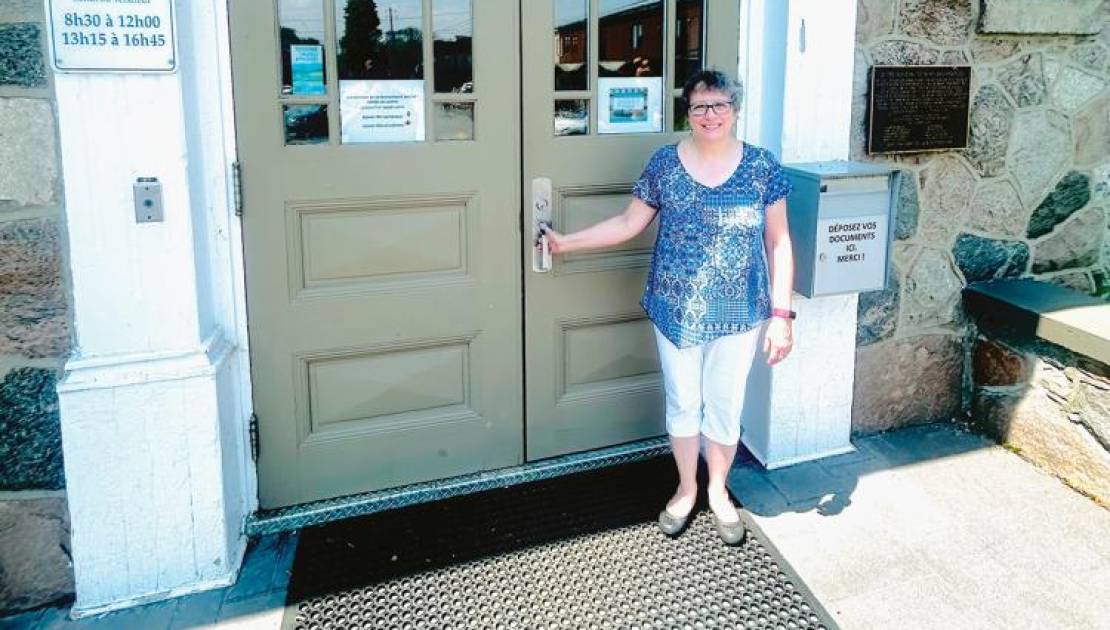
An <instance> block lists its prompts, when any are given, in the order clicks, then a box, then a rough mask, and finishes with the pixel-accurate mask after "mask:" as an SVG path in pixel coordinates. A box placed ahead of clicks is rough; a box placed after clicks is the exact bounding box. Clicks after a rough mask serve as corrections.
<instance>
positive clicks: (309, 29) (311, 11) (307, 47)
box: [278, 0, 327, 95]
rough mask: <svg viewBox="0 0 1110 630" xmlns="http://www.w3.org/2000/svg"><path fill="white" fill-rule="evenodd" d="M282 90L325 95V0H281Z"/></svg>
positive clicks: (293, 92) (294, 93)
mask: <svg viewBox="0 0 1110 630" xmlns="http://www.w3.org/2000/svg"><path fill="white" fill-rule="evenodd" d="M278 19H279V20H280V22H281V25H280V42H279V43H280V46H281V93H282V94H287V95H289V94H291V95H321V94H325V93H326V92H327V90H326V88H325V82H326V78H325V76H324V5H323V4H322V0H280V3H279V4H278Z"/></svg>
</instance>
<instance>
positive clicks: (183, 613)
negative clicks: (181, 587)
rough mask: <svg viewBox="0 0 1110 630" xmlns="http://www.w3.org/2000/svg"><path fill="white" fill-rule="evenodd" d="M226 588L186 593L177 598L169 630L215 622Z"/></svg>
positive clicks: (182, 629) (196, 626)
mask: <svg viewBox="0 0 1110 630" xmlns="http://www.w3.org/2000/svg"><path fill="white" fill-rule="evenodd" d="M227 591H228V589H226V588H220V589H215V590H211V591H205V592H203V593H196V594H193V595H186V596H185V597H182V598H180V599H179V600H178V603H177V608H176V609H175V610H174V614H173V617H171V618H170V622H169V625H168V628H169V629H170V630H186V629H188V628H198V627H205V628H207V627H208V626H209V625H212V624H215V623H216V620H217V619H218V618H219V615H220V606H221V605H222V604H223V598H224V595H225V594H226V593H227Z"/></svg>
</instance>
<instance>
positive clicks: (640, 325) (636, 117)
mask: <svg viewBox="0 0 1110 630" xmlns="http://www.w3.org/2000/svg"><path fill="white" fill-rule="evenodd" d="M522 9H523V12H522V20H521V24H522V28H523V36H522V41H523V45H522V49H521V50H522V59H523V62H522V63H523V68H524V72H523V73H522V77H523V86H522V89H523V108H522V112H523V129H524V152H523V157H524V166H523V168H524V186H523V191H522V192H523V193H524V198H523V206H524V218H523V219H524V224H525V225H526V226H528V230H529V231H530V230H531V225H532V222H533V212H532V207H533V200H532V191H531V186H532V182H533V180H536V179H549V180H550V182H551V191H552V194H551V199H550V207H551V210H552V213H553V219H554V226H555V228H556V229H558V230H560V231H564V232H566V231H573V230H576V229H579V228H582V227H585V226H587V225H590V224H592V223H594V222H596V221H599V220H601V219H604V218H606V217H608V216H611V215H613V214H616V213H619V212H621V211H623V210H624V207H625V206H626V204H627V203H628V200H629V192H630V190H631V186H632V183H633V182H634V181H635V180H636V178H637V177H638V176H639V174H640V172H641V170H642V169H643V166H644V164H645V163H646V161H647V159H648V158H649V157H650V156H651V154H652V152H653V151H655V149H657V148H658V147H660V146H662V145H663V144H666V143H673V142H676V141H677V140H678V139H679V138H680V137H681V135H682V134H681V129H682V128H683V127H684V125H685V117H684V112H682V111H680V108H676V105H675V102H676V96H677V95H678V94H680V93H681V92H680V90H678V89H677V88H680V87H681V85H682V83H683V82H684V80H685V77H687V76H689V74H690V73H691V72H692V71H693V70H695V69H697V68H700V67H702V66H703V65H709V66H715V67H717V68H719V69H721V70H724V71H726V72H729V73H732V72H735V70H736V67H737V54H738V49H739V42H738V32H739V2H738V1H737V0H720V1H718V0H713V1H712V2H703V1H702V0H524V1H523V2H522ZM676 127H677V128H678V129H679V131H676ZM654 238H655V224H654V223H653V224H652V227H651V228H650V229H649V230H648V231H647V232H645V233H644V234H643V235H641V236H640V237H638V238H637V239H635V240H633V241H631V242H629V243H626V244H625V245H623V246H620V247H617V248H613V249H611V250H607V251H600V252H592V253H582V254H573V255H569V256H567V257H565V258H559V259H556V260H555V261H554V265H553V269H552V270H551V271H549V272H546V273H542V272H535V271H532V265H531V261H532V257H533V251H532V247H531V243H529V242H525V243H523V244H522V253H523V255H524V257H525V260H526V261H528V264H527V265H526V271H525V282H524V286H525V307H524V314H525V315H524V316H525V331H526V335H525V357H526V359H525V361H526V374H527V376H526V381H527V382H526V400H527V413H526V418H527V420H526V440H527V448H526V452H527V457H528V459H539V458H544V457H550V456H554V455H559V454H563V453H569V452H574V451H582V450H587V449H592V448H598V447H604V446H610V445H613V444H619V443H622V442H628V441H632V440H636V439H641V438H645V437H649V436H654V435H660V434H662V433H663V432H664V428H663V420H662V411H663V396H662V390H661V381H660V377H659V373H658V364H657V357H656V351H655V340H654V336H653V332H652V328H651V324H650V322H649V321H648V320H647V319H646V318H645V317H644V314H643V311H642V310H641V308H640V306H639V304H638V301H639V297H640V294H641V292H642V290H643V286H644V278H645V274H646V271H647V268H648V265H649V263H650V260H651V250H652V245H653V242H654Z"/></svg>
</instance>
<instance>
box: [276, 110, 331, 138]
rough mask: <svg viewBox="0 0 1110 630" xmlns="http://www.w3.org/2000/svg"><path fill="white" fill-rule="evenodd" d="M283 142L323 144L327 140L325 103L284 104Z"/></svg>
mask: <svg viewBox="0 0 1110 630" xmlns="http://www.w3.org/2000/svg"><path fill="white" fill-rule="evenodd" d="M282 118H283V119H284V123H285V144H324V143H326V142H327V141H328V106H327V105H284V106H282Z"/></svg>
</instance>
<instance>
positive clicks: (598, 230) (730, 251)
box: [545, 70, 794, 544]
mask: <svg viewBox="0 0 1110 630" xmlns="http://www.w3.org/2000/svg"><path fill="white" fill-rule="evenodd" d="M682 96H683V100H684V101H685V103H686V106H687V112H688V114H689V121H690V129H691V134H690V136H689V137H687V138H685V139H684V140H682V141H681V142H679V143H678V144H675V145H668V146H665V147H663V148H661V149H659V150H658V151H657V152H656V153H655V155H653V156H652V157H651V160H650V161H649V162H648V164H647V167H646V168H645V169H644V172H643V175H641V176H640V179H639V180H638V181H637V182H636V184H635V185H634V186H633V188H632V195H633V199H632V202H631V203H630V204H629V205H628V208H627V209H626V210H625V211H624V213H623V214H620V215H617V216H615V217H612V218H610V219H607V220H605V221H602V222H600V223H598V224H596V225H593V226H591V227H588V228H586V229H583V230H581V231H578V232H574V233H572V234H560V233H559V232H555V231H553V230H547V231H546V232H545V234H546V236H547V239H548V245H549V247H550V249H551V252H552V253H554V254H566V253H568V252H573V251H579V250H583V249H596V248H602V247H609V246H612V245H616V244H618V243H621V242H624V241H627V240H628V239H631V238H633V237H635V236H636V235H637V234H639V233H640V232H642V231H643V229H644V228H645V227H647V225H648V224H649V223H651V221H652V219H654V218H655V215H656V214H657V213H658V214H659V217H660V219H659V220H660V223H659V235H658V237H657V240H656V242H655V253H654V255H653V257H652V262H651V271H650V272H649V274H648V280H647V286H646V288H645V290H644V296H643V299H642V300H641V305H642V306H643V308H644V310H645V311H646V312H647V315H648V317H649V318H650V319H651V321H652V323H653V324H654V325H655V335H656V342H657V344H658V347H659V359H660V362H661V364H662V368H663V381H664V387H665V390H666V399H667V404H666V419H667V433H668V434H669V435H670V440H671V447H672V450H673V453H674V458H675V464H676V465H677V467H678V477H679V482H678V489H677V490H676V491H675V494H674V496H673V497H672V498H671V500H670V501H669V502H668V503H667V505H666V507H665V508H664V509H663V511H662V512H660V514H659V527H660V529H662V530H663V531H664V532H665V533H666V534H668V535H672V536H673V535H675V534H677V533H679V532H680V531H681V530H682V528H683V527H684V526H685V524H686V521H687V519H688V518H689V516H690V513H691V512H692V511H693V508H694V503H695V499H696V498H697V490H698V488H697V463H698V453H699V450H700V447H701V443H702V440H703V439H704V446H705V451H704V452H705V459H706V463H707V467H708V469H709V486H708V488H707V491H708V499H709V507H710V510H711V511H712V516H713V523H714V526H715V528H716V530H717V533H718V534H719V535H720V537H721V538H722V539H723V540H724V541H725V542H726V543H729V544H736V543H739V542H740V541H742V540H743V538H744V533H745V530H744V526H743V524H742V523H741V521H740V515H739V513H738V512H737V509H736V507H735V506H734V505H733V504H732V502H731V500H730V499H729V496H728V490H727V489H726V487H725V481H726V479H727V476H728V471H729V468H730V467H731V466H732V460H733V458H734V457H735V455H736V444H737V442H739V440H740V432H741V418H740V412H741V409H742V408H743V405H744V387H745V383H746V381H747V376H748V371H749V369H750V367H751V365H752V362H753V361H754V359H755V351H756V346H757V344H758V342H759V339H760V336H761V333H763V334H762V337H763V350H764V352H765V353H767V355H768V356H767V362H768V363H770V364H772V365H773V364H775V363H778V362H779V361H781V360H782V359H784V358H785V357H786V355H787V354H789V353H790V349H791V346H792V339H791V332H792V328H793V321H792V320H793V318H794V313H793V311H791V310H790V298H791V293H792V292H793V276H794V264H793V258H792V253H791V245H790V236H789V233H788V231H787V225H786V200H785V197H786V195H787V194H788V193H789V192H790V183H789V182H788V181H787V179H786V177H785V176H784V175H783V173H782V169H781V167H780V166H779V164H778V162H777V161H776V160H775V158H774V156H773V155H771V153H770V152H768V151H767V150H765V149H762V148H759V147H756V146H752V145H750V144H747V143H745V142H741V141H739V140H737V138H736V133H735V129H736V120H737V115H738V113H739V105H740V98H741V88H740V86H739V85H738V84H737V83H735V82H734V81H732V80H730V79H729V78H728V77H727V76H725V75H724V74H723V73H721V72H717V71H711V70H705V71H701V72H698V73H697V74H695V75H693V76H692V77H690V79H689V80H688V81H687V82H686V85H685V86H684V87H683V90H682ZM768 266H769V267H770V269H768ZM768 285H770V286H768Z"/></svg>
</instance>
